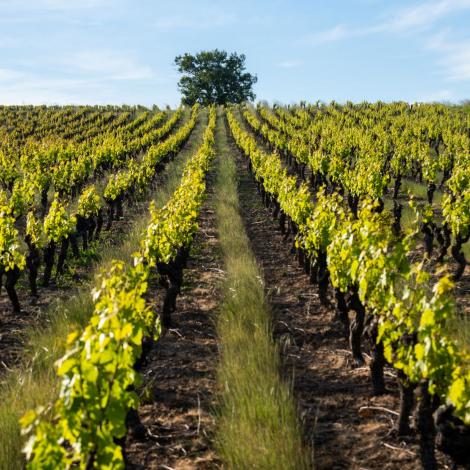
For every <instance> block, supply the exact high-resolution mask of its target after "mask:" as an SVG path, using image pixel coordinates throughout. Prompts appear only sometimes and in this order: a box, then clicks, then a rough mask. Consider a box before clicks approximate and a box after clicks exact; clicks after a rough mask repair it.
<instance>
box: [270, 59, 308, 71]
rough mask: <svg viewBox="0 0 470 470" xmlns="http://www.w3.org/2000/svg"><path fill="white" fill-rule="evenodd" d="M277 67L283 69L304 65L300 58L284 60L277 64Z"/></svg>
mask: <svg viewBox="0 0 470 470" xmlns="http://www.w3.org/2000/svg"><path fill="white" fill-rule="evenodd" d="M275 65H276V67H279V68H281V69H296V68H299V67H301V66H302V65H303V62H301V61H300V60H284V61H281V62H278V63H277V64H275Z"/></svg>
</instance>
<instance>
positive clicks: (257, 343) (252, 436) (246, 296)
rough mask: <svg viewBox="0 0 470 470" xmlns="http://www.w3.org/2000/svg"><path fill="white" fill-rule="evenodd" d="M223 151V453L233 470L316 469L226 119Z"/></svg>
mask: <svg viewBox="0 0 470 470" xmlns="http://www.w3.org/2000/svg"><path fill="white" fill-rule="evenodd" d="M216 145H217V162H218V172H217V180H216V220H217V229H218V234H219V237H220V243H221V249H222V255H223V259H224V264H225V270H226V279H225V282H224V284H223V286H222V293H223V303H222V305H221V311H220V315H219V319H218V323H217V330H218V336H219V340H220V343H221V353H220V361H219V366H218V382H219V385H220V387H221V398H220V408H219V409H218V411H217V414H218V416H217V418H218V425H217V433H216V446H217V450H218V453H219V455H220V457H221V458H222V459H223V461H224V462H225V464H226V466H227V468H234V469H235V468H236V469H283V470H286V469H296V470H299V469H303V468H312V462H311V456H310V454H309V452H308V451H307V449H306V448H305V447H304V445H303V443H302V429H301V425H300V423H299V420H298V417H297V410H296V406H295V402H294V398H293V396H292V392H291V387H290V386H289V385H288V384H286V383H285V382H283V380H282V379H281V377H280V365H281V364H280V356H279V352H278V349H277V346H276V344H275V342H274V341H273V339H272V330H271V314H270V310H269V306H268V304H267V302H266V299H265V295H264V286H263V280H262V274H261V271H260V268H259V266H258V264H257V262H256V259H255V256H254V254H253V252H252V250H251V247H250V242H249V239H248V237H247V234H246V231H245V228H244V225H243V220H242V217H241V215H240V204H239V197H238V191H237V185H238V182H237V167H236V162H235V154H234V151H233V150H232V148H231V147H230V145H229V141H228V135H227V131H226V129H225V126H224V122H223V119H222V117H221V116H219V120H218V126H217V132H216Z"/></svg>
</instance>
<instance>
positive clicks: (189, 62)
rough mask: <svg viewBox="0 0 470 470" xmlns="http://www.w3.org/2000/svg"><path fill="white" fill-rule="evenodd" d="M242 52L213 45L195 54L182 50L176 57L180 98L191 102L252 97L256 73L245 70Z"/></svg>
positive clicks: (236, 99) (223, 102)
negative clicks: (223, 49) (210, 49)
mask: <svg viewBox="0 0 470 470" xmlns="http://www.w3.org/2000/svg"><path fill="white" fill-rule="evenodd" d="M245 59H246V57H245V55H244V54H240V55H238V54H237V53H235V52H234V53H232V54H230V55H228V54H227V52H225V51H219V50H218V49H215V50H213V51H202V52H199V53H198V54H196V55H195V56H194V55H191V54H188V53H186V54H184V55H180V56H178V57H176V58H175V64H176V65H177V67H178V72H180V73H182V74H183V76H182V77H181V79H180V81H179V83H178V87H179V89H180V91H181V93H182V94H183V99H182V102H183V103H184V104H188V105H193V104H194V103H201V104H202V105H204V106H207V105H209V104H214V103H215V104H226V103H241V102H243V101H247V100H249V101H253V100H254V99H255V94H254V93H253V89H252V87H253V85H254V84H255V83H256V82H257V80H258V78H257V77H256V75H252V74H250V73H247V72H245Z"/></svg>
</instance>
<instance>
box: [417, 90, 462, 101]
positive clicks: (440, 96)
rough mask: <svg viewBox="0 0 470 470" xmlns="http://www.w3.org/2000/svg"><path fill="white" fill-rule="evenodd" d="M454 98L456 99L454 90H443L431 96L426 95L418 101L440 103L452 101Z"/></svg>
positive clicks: (430, 94)
mask: <svg viewBox="0 0 470 470" xmlns="http://www.w3.org/2000/svg"><path fill="white" fill-rule="evenodd" d="M453 98H454V93H453V91H452V90H448V89H443V90H438V91H435V92H432V93H429V94H424V95H422V96H420V97H419V98H418V100H417V101H424V102H428V103H433V102H440V101H450V100H452V99H453Z"/></svg>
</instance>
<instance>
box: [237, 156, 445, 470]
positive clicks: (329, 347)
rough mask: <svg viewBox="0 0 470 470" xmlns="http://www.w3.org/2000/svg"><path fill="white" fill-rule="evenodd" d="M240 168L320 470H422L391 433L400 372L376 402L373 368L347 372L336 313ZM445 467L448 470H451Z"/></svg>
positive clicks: (411, 447) (248, 218)
mask: <svg viewBox="0 0 470 470" xmlns="http://www.w3.org/2000/svg"><path fill="white" fill-rule="evenodd" d="M238 164H239V175H240V199H241V204H242V211H243V216H244V220H245V223H246V229H247V232H248V234H249V237H250V239H251V242H252V248H253V251H254V252H255V255H256V257H257V259H258V261H259V263H260V265H261V266H262V269H263V273H264V278H265V283H266V287H267V289H268V293H269V297H270V302H271V306H272V311H273V322H274V334H275V337H276V338H277V340H278V341H279V342H280V344H281V351H282V354H283V358H284V361H285V369H284V372H285V376H286V377H287V378H289V377H291V378H293V381H294V393H295V395H296V398H297V400H298V406H299V413H300V414H301V416H302V417H303V421H304V427H305V440H306V441H307V443H311V442H312V441H313V443H314V444H313V447H314V458H315V465H316V468H318V469H351V468H352V469H398V468H403V469H415V468H420V464H419V459H418V456H417V452H418V449H417V446H416V444H415V443H414V442H411V443H404V442H399V441H398V440H397V439H395V438H394V437H393V433H392V432H391V431H392V428H393V422H394V418H395V412H396V411H397V410H398V390H397V387H396V385H395V380H394V372H393V371H392V370H388V371H387V372H386V380H387V387H388V388H389V390H390V393H389V394H387V395H384V396H382V397H372V396H371V388H370V384H369V378H368V368H359V369H351V367H350V366H349V358H350V353H349V350H348V344H347V341H346V340H345V339H344V337H343V336H342V334H341V331H342V328H341V325H340V324H339V323H338V322H336V321H335V319H334V311H333V310H332V309H326V308H325V307H323V306H322V305H321V304H320V301H319V298H318V294H317V292H316V288H315V287H314V286H312V285H310V283H309V280H308V277H307V276H306V275H305V274H304V272H303V270H301V269H300V268H299V267H298V265H297V262H296V260H295V258H294V257H293V256H292V254H291V252H290V248H291V243H287V242H286V241H285V240H284V239H283V235H282V234H281V233H280V231H279V229H278V226H277V223H276V222H275V221H273V219H272V218H271V215H270V214H269V212H268V210H267V209H265V208H264V206H263V205H262V203H261V198H260V196H259V195H258V194H257V191H256V185H255V183H254V181H253V179H252V177H251V176H249V175H248V173H247V170H246V162H245V160H244V158H243V157H241V156H239V159H238ZM362 407H382V408H384V409H386V410H390V411H384V410H377V409H373V408H362ZM439 459H440V462H441V464H442V468H450V467H447V466H446V465H445V464H444V459H443V457H442V456H439Z"/></svg>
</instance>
